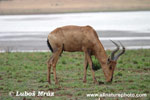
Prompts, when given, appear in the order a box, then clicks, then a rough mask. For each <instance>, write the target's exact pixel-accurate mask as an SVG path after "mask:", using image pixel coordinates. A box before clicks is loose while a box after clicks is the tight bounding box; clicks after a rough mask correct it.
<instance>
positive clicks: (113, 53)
mask: <svg viewBox="0 0 150 100" xmlns="http://www.w3.org/2000/svg"><path fill="white" fill-rule="evenodd" d="M111 42H112V43H113V44H114V45H116V47H117V48H116V49H115V50H113V51H112V53H111V60H113V59H114V55H115V53H116V52H117V51H118V50H119V45H118V44H117V43H115V42H114V41H112V40H111Z"/></svg>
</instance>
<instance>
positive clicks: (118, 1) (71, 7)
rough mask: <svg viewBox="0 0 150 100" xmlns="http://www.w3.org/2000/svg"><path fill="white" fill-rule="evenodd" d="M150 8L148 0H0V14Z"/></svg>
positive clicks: (140, 9) (139, 9) (149, 0)
mask: <svg viewBox="0 0 150 100" xmlns="http://www.w3.org/2000/svg"><path fill="white" fill-rule="evenodd" d="M142 10H150V0H0V14H1V15H4V14H49V13H65V12H93V11H142Z"/></svg>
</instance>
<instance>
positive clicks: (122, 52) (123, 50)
mask: <svg viewBox="0 0 150 100" xmlns="http://www.w3.org/2000/svg"><path fill="white" fill-rule="evenodd" d="M119 43H120V45H121V47H122V51H121V52H120V53H119V54H118V55H116V56H115V57H114V60H117V59H118V58H119V57H120V56H121V55H122V54H124V53H125V47H124V46H123V44H122V43H121V42H120V41H119Z"/></svg>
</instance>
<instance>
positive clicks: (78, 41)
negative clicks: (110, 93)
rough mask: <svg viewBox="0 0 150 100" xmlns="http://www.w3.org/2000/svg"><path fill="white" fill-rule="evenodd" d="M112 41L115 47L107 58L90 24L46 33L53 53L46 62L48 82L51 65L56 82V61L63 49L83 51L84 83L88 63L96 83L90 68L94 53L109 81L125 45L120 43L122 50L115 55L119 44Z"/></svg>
mask: <svg viewBox="0 0 150 100" xmlns="http://www.w3.org/2000/svg"><path fill="white" fill-rule="evenodd" d="M112 43H113V44H115V45H116V47H117V48H116V49H115V50H114V51H113V52H112V53H111V57H110V58H108V56H107V55H106V52H105V50H104V47H103V45H102V44H101V42H100V40H99V37H98V35H97V33H96V31H95V30H94V29H93V28H92V27H91V26H73V25H70V26H64V27H59V28H56V29H55V30H53V31H52V32H51V33H50V34H49V35H48V39H47V44H48V46H49V48H50V50H51V51H52V53H53V54H52V56H51V58H50V59H49V60H48V62H47V67H48V72H47V79H48V82H49V84H50V83H51V81H50V74H51V66H52V67H53V73H54V80H55V84H57V83H58V80H57V76H56V63H57V61H58V58H59V56H60V55H61V53H62V52H63V51H68V52H75V51H81V52H84V55H85V61H84V77H83V82H84V83H86V72H87V67H88V64H89V65H90V69H91V72H92V77H93V81H94V83H96V84H98V82H97V80H96V78H95V73H94V71H93V69H92V59H91V55H94V56H95V57H96V58H97V59H98V61H99V63H100V64H101V67H102V70H103V72H104V75H105V78H106V82H111V81H112V79H113V73H114V70H115V66H116V64H117V59H118V58H119V56H121V55H122V54H123V53H124V52H125V47H124V46H123V45H122V44H121V43H120V44H121V46H122V48H123V50H122V51H121V52H120V53H119V54H118V55H116V56H115V53H116V52H117V51H118V50H119V46H118V44H117V43H115V42H113V41H112Z"/></svg>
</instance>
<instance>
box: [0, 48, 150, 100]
mask: <svg viewBox="0 0 150 100" xmlns="http://www.w3.org/2000/svg"><path fill="white" fill-rule="evenodd" d="M107 54H109V55H110V51H107ZM50 55H51V53H49V52H45V53H0V100H22V99H24V100H49V99H52V100H68V99H69V100H93V99H94V100H95V99H97V98H94V97H87V96H86V94H88V93H98V94H100V93H135V94H140V93H141V94H142V93H146V94H147V95H148V97H147V98H138V99H139V100H149V99H150V50H128V51H126V53H125V54H124V55H123V56H121V57H120V59H119V60H118V64H117V68H116V70H115V73H114V80H113V82H112V83H111V84H101V85H95V84H93V80H92V76H91V71H90V68H88V70H87V83H83V82H82V79H83V64H84V55H83V53H77V52H75V53H68V52H64V53H63V54H62V57H60V59H59V61H58V64H57V67H56V72H57V76H58V80H59V85H55V84H54V79H53V74H52V75H51V77H52V78H51V79H52V84H51V85H49V84H48V83H47V79H46V75H47V65H46V62H47V60H48V58H49V57H50ZM92 58H93V62H94V64H95V66H99V65H98V63H97V61H96V60H95V57H92ZM95 74H96V78H97V80H98V81H103V82H104V81H105V78H104V74H103V72H102V69H99V70H97V71H95ZM10 91H11V92H14V93H15V92H16V91H19V92H24V91H28V92H32V91H36V92H37V91H52V92H54V93H55V96H53V97H37V96H36V97H16V96H14V95H15V94H14V95H13V96H9V92H10ZM105 99H106V100H115V99H116V98H105ZM118 99H119V100H124V99H125V98H118ZM128 99H129V100H137V98H128ZM126 100H127V99H126Z"/></svg>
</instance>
